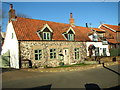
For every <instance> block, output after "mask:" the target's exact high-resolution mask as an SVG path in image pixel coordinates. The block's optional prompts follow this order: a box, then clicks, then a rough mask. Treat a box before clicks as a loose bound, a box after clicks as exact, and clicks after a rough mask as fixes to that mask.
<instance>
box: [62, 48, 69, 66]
mask: <svg viewBox="0 0 120 90" xmlns="http://www.w3.org/2000/svg"><path fill="white" fill-rule="evenodd" d="M63 55H64V64H69V52H68V49H64V50H63Z"/></svg>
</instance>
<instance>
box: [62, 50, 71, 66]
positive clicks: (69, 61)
mask: <svg viewBox="0 0 120 90" xmlns="http://www.w3.org/2000/svg"><path fill="white" fill-rule="evenodd" d="M65 49H68V64H70V55H69V48H63V55H64V50H65Z"/></svg>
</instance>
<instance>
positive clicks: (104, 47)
mask: <svg viewBox="0 0 120 90" xmlns="http://www.w3.org/2000/svg"><path fill="white" fill-rule="evenodd" d="M88 37H89V38H90V39H91V40H92V41H93V42H87V43H86V45H87V47H86V50H87V56H89V54H90V52H89V48H90V46H94V47H95V49H93V50H92V53H93V54H92V56H110V53H109V47H108V43H107V42H106V41H102V40H100V38H99V37H98V35H97V33H96V32H90V33H88Z"/></svg>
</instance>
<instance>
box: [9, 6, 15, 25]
mask: <svg viewBox="0 0 120 90" xmlns="http://www.w3.org/2000/svg"><path fill="white" fill-rule="evenodd" d="M11 20H15V10H14V9H13V5H12V4H10V10H9V23H10V21H11Z"/></svg>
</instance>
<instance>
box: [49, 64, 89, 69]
mask: <svg viewBox="0 0 120 90" xmlns="http://www.w3.org/2000/svg"><path fill="white" fill-rule="evenodd" d="M80 65H89V64H85V63H78V64H73V65H64V66H57V67H50V68H66V67H75V66H80Z"/></svg>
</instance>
